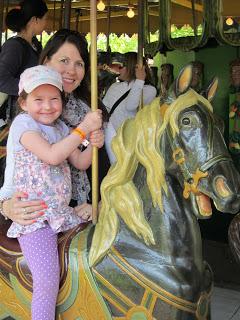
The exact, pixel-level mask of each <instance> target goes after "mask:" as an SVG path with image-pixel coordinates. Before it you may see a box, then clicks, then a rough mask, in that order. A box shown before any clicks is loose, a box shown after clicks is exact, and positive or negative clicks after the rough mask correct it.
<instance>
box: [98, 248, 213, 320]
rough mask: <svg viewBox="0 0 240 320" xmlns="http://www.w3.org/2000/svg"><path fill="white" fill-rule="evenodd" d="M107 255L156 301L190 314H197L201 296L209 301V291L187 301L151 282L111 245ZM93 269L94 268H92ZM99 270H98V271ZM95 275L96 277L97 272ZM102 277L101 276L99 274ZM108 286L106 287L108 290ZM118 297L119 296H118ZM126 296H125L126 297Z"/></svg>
mask: <svg viewBox="0 0 240 320" xmlns="http://www.w3.org/2000/svg"><path fill="white" fill-rule="evenodd" d="M108 257H109V258H110V259H111V260H112V262H113V263H114V264H115V265H116V266H117V267H118V268H120V269H121V270H122V271H123V272H124V273H126V274H127V275H128V276H129V277H131V278H132V280H133V281H134V282H137V283H138V284H139V285H140V286H141V287H142V288H144V289H145V290H147V291H148V292H149V291H150V292H152V294H153V295H154V296H156V301H155V303H156V302H157V298H159V299H160V300H162V301H164V302H166V303H167V304H170V305H172V306H174V307H175V308H177V309H179V310H183V311H186V312H189V313H192V314H198V312H199V310H198V309H199V306H200V302H201V301H202V299H203V297H206V300H208V301H209V297H210V294H211V292H208V293H207V292H203V293H202V294H201V295H200V297H199V300H198V301H197V303H194V302H191V301H187V300H185V299H182V298H180V297H178V296H176V295H174V294H172V293H170V292H168V291H167V290H165V289H163V288H162V287H160V286H159V285H157V284H156V283H154V282H152V281H151V280H149V279H148V278H146V277H145V276H144V275H143V274H141V273H140V272H139V271H138V270H137V269H135V268H134V267H133V266H131V265H130V264H129V263H128V261H126V260H125V259H124V257H122V255H121V254H120V252H118V251H117V250H116V248H114V247H111V250H110V252H109V253H108ZM93 271H94V270H93ZM98 272H99V271H98ZM95 276H96V277H97V278H98V276H97V274H95ZM101 277H102V276H101ZM109 289H110V288H109V287H108V290H109ZM118 298H119V297H118ZM126 298H127V297H126Z"/></svg>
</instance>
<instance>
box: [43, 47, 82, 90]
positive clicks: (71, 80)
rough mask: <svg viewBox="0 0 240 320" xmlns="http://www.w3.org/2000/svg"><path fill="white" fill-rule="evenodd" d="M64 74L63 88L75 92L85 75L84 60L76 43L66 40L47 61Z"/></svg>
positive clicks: (50, 65) (46, 63)
mask: <svg viewBox="0 0 240 320" xmlns="http://www.w3.org/2000/svg"><path fill="white" fill-rule="evenodd" d="M45 65H47V66H49V67H51V68H53V69H55V70H56V71H58V72H59V73H60V74H61V75H62V79H63V89H64V92H66V93H71V92H73V91H74V90H75V89H76V88H77V87H78V86H79V85H80V83H81V81H82V79H83V77H84V75H85V66H84V61H83V59H82V57H81V55H80V53H79V51H78V49H77V48H76V47H75V45H74V44H72V43H68V42H65V43H64V44H63V45H62V46H61V47H60V48H59V50H58V51H57V52H56V53H55V54H54V55H53V56H52V57H51V58H50V59H49V60H47V61H46V62H45Z"/></svg>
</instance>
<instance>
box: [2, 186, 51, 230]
mask: <svg viewBox="0 0 240 320" xmlns="http://www.w3.org/2000/svg"><path fill="white" fill-rule="evenodd" d="M22 198H26V199H27V198H28V195H27V194H26V193H24V192H16V193H15V194H14V195H13V197H12V198H11V199H9V200H6V201H4V203H3V212H4V214H5V215H6V216H7V217H8V218H9V219H11V220H12V221H14V222H17V223H19V224H21V225H30V224H32V223H34V222H36V219H37V218H39V217H41V216H42V215H43V214H44V212H43V210H44V209H46V208H47V206H46V204H45V203H44V201H42V200H34V201H33V200H31V201H27V200H26V201H22V200H21V199H22Z"/></svg>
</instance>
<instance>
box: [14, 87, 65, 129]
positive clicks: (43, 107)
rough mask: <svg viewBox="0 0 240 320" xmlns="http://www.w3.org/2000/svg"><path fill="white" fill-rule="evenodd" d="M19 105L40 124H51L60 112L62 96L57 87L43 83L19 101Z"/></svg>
mask: <svg viewBox="0 0 240 320" xmlns="http://www.w3.org/2000/svg"><path fill="white" fill-rule="evenodd" d="M20 107H21V108H22V109H23V110H24V111H26V112H27V113H28V114H29V115H30V116H31V117H32V118H33V119H34V120H36V121H37V122H39V123H41V124H45V125H52V124H54V121H55V120H57V119H58V118H59V116H60V115H61V113H62V97H61V93H60V91H59V89H58V88H56V87H54V86H52V85H50V84H43V85H41V86H39V87H37V88H36V89H34V90H33V91H32V92H31V93H29V94H28V95H27V98H26V100H22V101H20Z"/></svg>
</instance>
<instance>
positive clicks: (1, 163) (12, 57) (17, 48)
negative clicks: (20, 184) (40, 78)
mask: <svg viewBox="0 0 240 320" xmlns="http://www.w3.org/2000/svg"><path fill="white" fill-rule="evenodd" d="M47 11H48V8H47V5H46V3H45V2H44V1H43V0H36V1H32V0H24V1H22V2H21V3H20V5H19V7H17V8H15V9H12V10H10V11H9V12H8V14H7V16H6V21H5V24H6V26H7V28H8V29H10V30H12V31H14V32H17V36H15V37H12V38H10V39H8V40H7V41H6V42H5V43H4V45H3V46H2V48H1V53H0V92H1V93H3V94H4V95H5V97H6V98H7V100H6V101H5V103H4V104H3V105H1V108H0V119H1V120H0V122H1V125H0V127H2V126H3V125H4V124H5V123H6V122H9V120H12V118H13V117H14V115H15V110H16V107H15V104H16V100H17V95H18V83H19V77H20V74H21V73H22V72H23V71H24V70H25V69H26V68H29V67H33V66H35V65H37V64H38V60H39V54H40V52H41V44H40V43H39V42H38V41H37V39H36V38H35V36H36V35H38V34H41V33H42V31H43V30H44V28H45V25H46V21H47V20H46V18H47ZM7 128H8V126H5V127H3V128H1V131H4V130H5V131H6V130H7ZM2 143H3V144H4V145H5V143H6V141H5V140H3V142H2ZM4 169H5V157H4V158H1V160H0V185H2V183H3V176H4Z"/></svg>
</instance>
